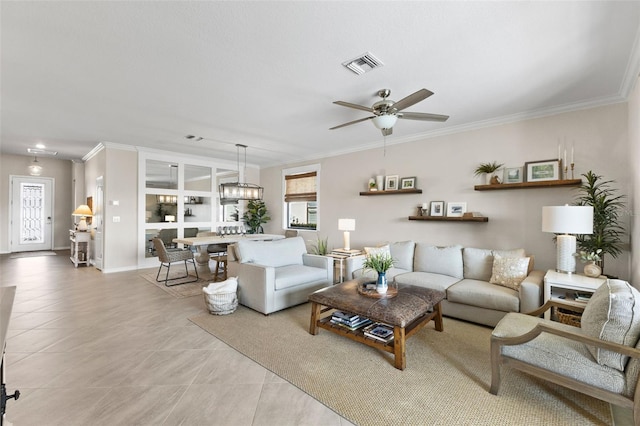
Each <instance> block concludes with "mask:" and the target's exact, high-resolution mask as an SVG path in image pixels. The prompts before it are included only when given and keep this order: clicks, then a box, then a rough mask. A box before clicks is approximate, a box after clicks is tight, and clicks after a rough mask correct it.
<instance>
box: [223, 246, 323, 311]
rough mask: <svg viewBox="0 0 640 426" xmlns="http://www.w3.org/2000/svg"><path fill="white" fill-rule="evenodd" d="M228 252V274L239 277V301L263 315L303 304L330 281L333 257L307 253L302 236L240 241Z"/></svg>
mask: <svg viewBox="0 0 640 426" xmlns="http://www.w3.org/2000/svg"><path fill="white" fill-rule="evenodd" d="M227 253H228V254H227V259H228V268H229V270H228V275H229V276H232V277H233V276H237V277H238V301H239V302H240V304H242V305H244V306H247V307H249V308H251V309H254V310H256V311H258V312H262V313H263V314H270V313H272V312H276V311H279V310H281V309H285V308H288V307H291V306H294V305H299V304H301V303H305V302H306V301H307V299H308V297H309V295H310V294H311V293H313V292H314V291H316V290H318V289H321V288H323V287H328V286H330V285H332V284H333V259H331V258H329V257H326V256H317V255H313V254H308V253H307V248H306V246H305V243H304V240H303V239H302V237H294V238H285V239H282V240H276V241H251V240H243V241H240V242H238V243H237V244H231V245H230V246H229V250H228V252H227Z"/></svg>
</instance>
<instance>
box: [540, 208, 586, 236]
mask: <svg viewBox="0 0 640 426" xmlns="http://www.w3.org/2000/svg"><path fill="white" fill-rule="evenodd" d="M542 232H552V233H554V234H592V233H593V207H591V206H568V205H565V206H544V207H542Z"/></svg>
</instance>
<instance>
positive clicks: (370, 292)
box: [357, 283, 398, 299]
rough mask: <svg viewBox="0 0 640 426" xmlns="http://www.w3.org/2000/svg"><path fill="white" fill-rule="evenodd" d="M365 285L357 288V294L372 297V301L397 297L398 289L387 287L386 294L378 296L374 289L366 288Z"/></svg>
mask: <svg viewBox="0 0 640 426" xmlns="http://www.w3.org/2000/svg"><path fill="white" fill-rule="evenodd" d="M366 285H367V283H362V284H359V285H358V287H357V289H358V293H359V294H361V295H363V296H366V297H372V298H374V299H391V298H393V297H396V296H397V295H398V289H397V288H395V287H392V286H389V287H387V292H386V293H382V294H380V293H378V292H377V291H376V289H375V288H373V289H369V288H366Z"/></svg>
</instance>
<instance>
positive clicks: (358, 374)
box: [190, 304, 612, 426]
mask: <svg viewBox="0 0 640 426" xmlns="http://www.w3.org/2000/svg"><path fill="white" fill-rule="evenodd" d="M310 312H311V308H310V306H309V304H305V305H301V306H298V307H295V308H291V309H286V310H284V311H280V312H276V313H273V314H270V315H269V316H264V315H262V314H260V313H258V312H255V311H252V310H250V309H248V308H245V307H243V306H239V307H238V310H237V311H236V312H234V313H233V314H231V315H225V316H214V315H210V314H204V315H198V316H196V317H192V318H190V320H191V321H192V322H193V323H195V324H197V325H198V326H200V327H201V328H203V329H204V330H206V331H207V332H209V333H211V334H212V335H214V336H215V337H217V338H219V339H220V340H222V341H223V342H225V343H227V344H228V345H229V346H231V347H232V348H234V349H236V350H238V351H239V352H241V353H242V354H244V355H246V356H248V357H249V358H251V359H252V360H254V361H256V362H257V363H259V364H261V365H262V366H264V367H265V368H267V369H269V370H270V371H272V372H273V373H275V374H277V375H278V376H280V377H282V378H283V379H285V380H287V381H289V382H290V383H292V384H293V385H295V386H297V387H298V388H300V389H301V390H303V391H304V392H306V393H308V394H309V395H311V396H312V397H314V398H316V399H317V400H319V401H320V402H322V403H323V404H325V405H326V406H328V407H329V408H331V409H332V410H334V411H335V412H337V413H338V414H340V415H341V416H343V417H345V418H347V419H348V420H350V421H351V422H353V423H355V424H357V425H390V424H412V425H419V424H429V425H451V424H467V425H471V424H473V425H512V424H528V425H533V424H538V425H546V426H548V425H567V424H580V425H587V424H598V425H602V424H611V422H612V420H611V416H610V411H609V405H608V404H606V403H604V402H602V401H599V400H596V399H594V398H591V397H588V396H585V395H582V394H580V393H577V392H574V391H571V390H568V389H565V388H562V387H560V386H556V385H554V384H551V383H547V382H544V381H542V380H538V379H535V378H532V377H530V376H527V375H525V374H523V373H520V372H517V371H515V370H511V369H509V368H504V369H503V378H502V384H501V388H500V391H499V394H498V396H495V395H491V394H490V393H489V385H490V382H491V367H490V361H489V346H490V344H489V338H490V335H491V329H490V328H487V327H482V326H478V325H474V324H470V323H466V322H463V321H457V320H453V319H450V318H445V319H444V331H443V332H437V331H435V330H434V329H433V323H430V325H428V326H427V327H425V328H424V329H422V330H420V331H419V332H418V333H416V334H415V335H414V336H412V337H411V338H410V339H409V340H408V341H407V349H406V352H407V367H406V369H405V370H403V371H400V370H397V369H396V368H394V367H393V358H392V355H391V354H389V353H386V352H382V351H379V350H376V349H373V348H370V347H368V346H365V345H362V344H360V343H357V342H354V341H351V340H348V339H346V338H344V337H342V336H338V335H335V334H333V333H331V332H329V331H327V330H323V329H320V331H319V334H318V335H316V336H312V335H310V334H309V332H308V328H309V318H310Z"/></svg>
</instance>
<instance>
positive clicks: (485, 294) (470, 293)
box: [447, 278, 520, 312]
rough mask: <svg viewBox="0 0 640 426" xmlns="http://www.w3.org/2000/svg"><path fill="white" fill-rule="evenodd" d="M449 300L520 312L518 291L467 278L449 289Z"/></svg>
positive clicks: (497, 309) (496, 309) (480, 306)
mask: <svg viewBox="0 0 640 426" xmlns="http://www.w3.org/2000/svg"><path fill="white" fill-rule="evenodd" d="M447 300H448V301H449V302H455V303H462V304H464V305H471V306H477V307H479V308H485V309H493V310H495V311H502V312H520V297H519V295H518V291H516V290H512V289H510V288H507V287H502V286H499V285H493V284H489V283H488V282H486V281H481V280H470V279H466V278H465V279H464V280H462V281H460V282H457V283H456V284H454V285H452V286H451V287H449V288H448V289H447Z"/></svg>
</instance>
